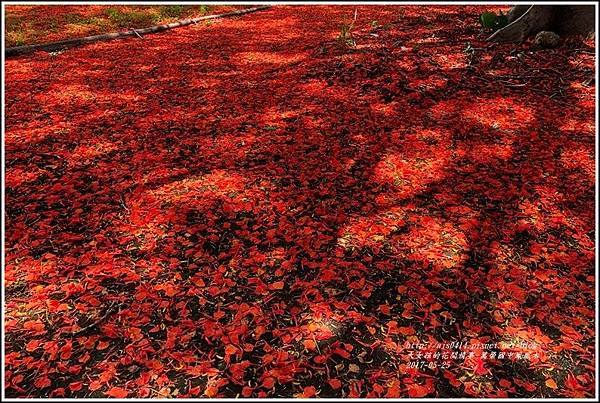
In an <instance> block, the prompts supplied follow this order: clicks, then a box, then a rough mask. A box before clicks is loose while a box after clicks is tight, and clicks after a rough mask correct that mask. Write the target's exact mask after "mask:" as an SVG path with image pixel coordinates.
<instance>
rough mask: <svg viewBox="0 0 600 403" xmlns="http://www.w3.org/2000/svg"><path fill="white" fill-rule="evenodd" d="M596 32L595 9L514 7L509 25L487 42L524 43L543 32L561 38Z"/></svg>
mask: <svg viewBox="0 0 600 403" xmlns="http://www.w3.org/2000/svg"><path fill="white" fill-rule="evenodd" d="M594 30H595V6H593V5H581V6H580V5H575V6H564V5H561V6H547V5H540V6H526V5H519V6H514V7H513V8H512V9H511V10H510V11H509V13H508V25H507V26H505V27H504V28H502V29H500V30H498V31H496V32H495V33H494V34H493V35H492V36H490V37H489V38H488V40H489V41H492V42H522V41H524V40H525V39H527V38H528V37H530V36H531V35H535V34H537V33H538V32H540V31H552V32H556V33H557V34H559V35H577V34H589V33H590V32H594Z"/></svg>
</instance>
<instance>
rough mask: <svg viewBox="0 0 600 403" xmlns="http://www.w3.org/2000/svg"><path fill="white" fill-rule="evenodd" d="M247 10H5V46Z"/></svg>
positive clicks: (171, 7)
mask: <svg viewBox="0 0 600 403" xmlns="http://www.w3.org/2000/svg"><path fill="white" fill-rule="evenodd" d="M246 7H248V6H225V5H223V6H220V5H219V6H215V5H211V6H209V5H178V4H169V5H162V6H132V5H116V4H115V5H107V6H93V7H88V6H60V7H57V6H41V5H37V6H14V7H13V6H8V7H7V8H6V10H5V33H6V35H5V41H6V42H5V46H6V47H12V46H20V45H31V44H36V43H46V42H53V41H59V40H64V39H72V38H78V37H82V36H87V35H98V34H103V33H108V32H114V31H119V30H123V29H129V28H136V29H139V28H146V27H149V26H152V25H158V24H168V23H171V22H174V21H178V20H182V19H187V18H194V17H200V16H203V15H207V14H209V13H213V12H214V13H222V12H227V11H232V10H236V9H241V8H246Z"/></svg>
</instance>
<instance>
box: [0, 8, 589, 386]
mask: <svg viewBox="0 0 600 403" xmlns="http://www.w3.org/2000/svg"><path fill="white" fill-rule="evenodd" d="M318 9H319V11H318V12H317V11H315V10H314V9H313V8H311V7H310V6H289V7H285V6H277V7H272V8H270V9H268V10H265V11H262V12H258V13H255V14H248V15H245V16H243V17H239V18H231V19H223V20H218V21H215V22H214V23H212V24H197V25H192V26H189V27H186V28H183V29H177V30H172V31H168V32H163V33H158V34H156V35H148V36H146V37H145V38H144V39H143V46H141V45H140V42H139V38H137V39H136V38H129V39H124V40H117V41H112V42H103V43H95V44H93V45H89V46H83V47H79V48H74V49H71V50H68V51H65V52H62V53H60V54H55V55H50V54H47V53H43V52H38V53H36V54H33V55H31V56H27V57H19V58H15V59H9V60H7V61H6V137H5V140H6V270H5V271H6V273H5V274H6V278H5V286H6V321H5V329H6V357H5V358H6V391H7V395H9V396H11V397H14V396H20V397H25V396H27V397H41V396H51V397H63V396H64V397H96V398H100V397H106V396H112V397H167V396H169V397H236V396H237V397H294V396H295V397H313V396H318V397H425V396H427V397H458V396H471V397H591V396H592V394H593V389H594V385H595V378H594V374H593V370H592V369H593V366H594V365H595V357H594V351H593V348H594V329H593V317H594V311H593V301H594V296H595V295H594V286H595V280H594V238H595V234H594V175H595V167H594V131H595V125H594V102H593V97H594V89H595V87H594V85H595V84H594V83H593V82H587V83H585V82H586V80H588V79H589V77H590V74H591V73H593V68H594V60H593V57H591V56H590V55H589V54H585V53H584V54H580V53H578V52H577V51H576V50H577V49H582V48H584V47H586V46H587V48H586V49H588V51H589V50H590V49H592V50H593V48H592V47H591V46H593V43H588V42H589V41H588V42H582V41H581V40H580V39H577V38H573V39H569V40H568V41H566V42H565V43H564V44H563V46H562V47H560V48H557V49H554V50H543V51H537V52H533V51H531V49H530V44H528V43H525V44H523V45H518V46H517V45H489V44H487V43H486V42H484V41H483V39H484V38H485V35H484V33H483V32H481V31H480V27H479V26H478V23H477V17H478V15H479V13H481V12H482V11H483V10H485V7H481V6H456V7H455V6H452V7H450V6H443V7H442V6H439V7H437V6H436V7H433V8H431V9H430V8H428V9H424V8H422V7H418V6H411V7H400V6H385V7H384V6H359V7H356V9H357V13H356V15H357V19H356V22H355V27H354V30H353V31H352V39H353V40H354V41H355V42H356V46H351V45H350V44H348V43H347V42H344V41H342V40H340V39H339V35H340V25H341V24H343V23H349V22H350V21H352V19H353V16H354V11H355V7H352V6H319V7H318ZM434 35H435V36H434ZM467 43H469V44H471V45H472V47H473V48H474V49H476V52H477V53H476V55H478V56H477V57H474V58H472V59H469V58H468V57H467V56H466V54H465V48H466V44H467ZM515 46H517V47H518V49H519V51H522V52H525V53H527V55H528V56H527V57H528V58H529V59H528V60H529V64H523V63H521V62H520V61H519V60H518V59H517V58H516V57H514V56H513V53H511V50H512V49H513V48H514V47H515ZM573 66H577V67H573ZM550 67H551V68H550ZM554 70H556V71H559V72H562V71H569V73H568V75H560V74H559V75H557V74H556V72H555V71H554ZM582 83H585V85H583V84H582ZM567 105H568V107H567ZM407 342H408V343H409V344H408V345H407ZM451 342H455V343H465V344H466V345H475V344H476V343H500V342H504V343H506V344H510V343H513V345H514V344H519V345H520V343H522V342H528V343H534V342H535V343H537V345H538V346H537V348H538V350H539V351H538V352H539V354H538V356H537V357H535V358H534V357H531V356H529V357H528V358H523V357H519V358H517V357H516V356H514V355H513V356H510V358H507V357H502V358H499V357H498V354H499V353H500V352H502V353H503V354H504V353H506V354H508V353H510V352H517V351H516V350H514V349H511V348H510V347H507V346H506V344H504V345H503V346H502V347H500V348H497V349H495V350H494V352H495V354H494V356H493V357H490V356H486V357H485V358H483V356H482V350H481V349H479V350H477V349H476V351H477V354H475V355H473V356H463V357H454V358H449V359H443V358H440V357H438V358H434V357H432V356H429V357H427V358H423V357H421V358H420V359H416V358H414V354H416V353H417V352H418V351H417V350H418V349H416V347H415V346H417V345H418V344H419V343H427V344H428V345H429V347H430V348H432V349H434V350H439V351H440V352H441V351H445V350H448V351H447V352H448V353H449V354H451V353H452V351H454V350H452V349H449V348H445V347H439V348H436V347H435V344H436V343H451ZM517 349H521V350H523V351H521V350H519V351H518V352H526V351H524V350H527V349H526V348H521V347H517ZM529 350H531V348H529ZM530 352H531V351H530ZM434 364H435V365H434Z"/></svg>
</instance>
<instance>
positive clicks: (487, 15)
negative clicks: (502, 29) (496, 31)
mask: <svg viewBox="0 0 600 403" xmlns="http://www.w3.org/2000/svg"><path fill="white" fill-rule="evenodd" d="M496 18H497V17H496V13H492V12H490V11H486V12H484V13H482V14H481V15H480V16H479V21H480V22H481V25H482V26H483V27H484V28H495V24H496Z"/></svg>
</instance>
